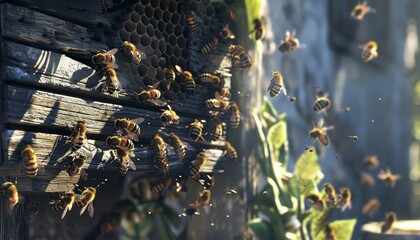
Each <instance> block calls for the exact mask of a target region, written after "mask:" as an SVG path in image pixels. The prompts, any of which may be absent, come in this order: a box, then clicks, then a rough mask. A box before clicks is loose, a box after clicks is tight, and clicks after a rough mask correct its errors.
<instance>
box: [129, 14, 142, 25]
mask: <svg viewBox="0 0 420 240" xmlns="http://www.w3.org/2000/svg"><path fill="white" fill-rule="evenodd" d="M130 20H131V21H132V22H133V23H137V22H138V21H140V14H138V13H137V12H132V13H131V15H130Z"/></svg>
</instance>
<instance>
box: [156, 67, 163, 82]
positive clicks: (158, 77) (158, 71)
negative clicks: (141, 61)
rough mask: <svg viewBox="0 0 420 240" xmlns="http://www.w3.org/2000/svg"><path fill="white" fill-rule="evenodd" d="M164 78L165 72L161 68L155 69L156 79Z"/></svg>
mask: <svg viewBox="0 0 420 240" xmlns="http://www.w3.org/2000/svg"><path fill="white" fill-rule="evenodd" d="M164 78H165V72H164V71H163V69H161V68H157V69H156V80H158V81H160V80H162V79H164Z"/></svg>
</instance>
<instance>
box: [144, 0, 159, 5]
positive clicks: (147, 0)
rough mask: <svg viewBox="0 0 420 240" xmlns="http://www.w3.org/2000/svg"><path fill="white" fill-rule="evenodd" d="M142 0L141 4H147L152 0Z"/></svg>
mask: <svg viewBox="0 0 420 240" xmlns="http://www.w3.org/2000/svg"><path fill="white" fill-rule="evenodd" d="M154 1H156V0H154ZM140 2H141V4H143V5H147V4H149V3H150V0H140Z"/></svg>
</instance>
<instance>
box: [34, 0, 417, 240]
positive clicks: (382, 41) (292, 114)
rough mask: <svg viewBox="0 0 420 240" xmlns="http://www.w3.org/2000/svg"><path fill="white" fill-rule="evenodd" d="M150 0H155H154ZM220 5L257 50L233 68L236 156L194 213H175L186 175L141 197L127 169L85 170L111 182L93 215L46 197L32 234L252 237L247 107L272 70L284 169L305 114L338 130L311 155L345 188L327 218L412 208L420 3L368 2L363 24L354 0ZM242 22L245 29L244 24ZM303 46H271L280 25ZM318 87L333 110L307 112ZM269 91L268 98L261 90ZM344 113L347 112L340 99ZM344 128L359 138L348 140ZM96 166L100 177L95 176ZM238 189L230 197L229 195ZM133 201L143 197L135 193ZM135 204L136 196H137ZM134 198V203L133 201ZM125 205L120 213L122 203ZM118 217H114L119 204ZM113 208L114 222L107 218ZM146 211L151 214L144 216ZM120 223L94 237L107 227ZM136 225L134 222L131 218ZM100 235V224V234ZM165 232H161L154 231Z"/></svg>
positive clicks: (296, 150)
mask: <svg viewBox="0 0 420 240" xmlns="http://www.w3.org/2000/svg"><path fill="white" fill-rule="evenodd" d="M152 1H153V0H152ZM225 2H226V4H227V6H228V7H230V8H232V9H234V10H235V11H236V13H237V15H238V19H237V22H236V23H235V24H233V27H232V29H233V31H234V32H235V35H236V36H237V41H238V43H240V44H242V45H243V46H245V47H246V49H247V50H248V51H249V53H250V55H251V57H252V58H253V59H254V66H253V68H251V69H250V70H245V71H239V70H235V71H234V72H233V80H232V85H233V89H234V90H233V91H232V92H233V95H234V96H233V97H234V98H236V100H237V101H238V102H240V104H241V106H242V109H241V110H242V114H243V118H244V119H243V123H242V124H243V126H242V128H241V131H236V132H233V133H229V136H228V137H229V138H228V139H229V140H230V141H231V142H232V143H233V144H234V145H235V146H236V148H237V150H238V152H239V155H240V158H239V159H238V161H237V162H235V163H231V164H228V165H227V166H226V168H225V173H223V174H215V175H214V179H215V186H214V187H213V188H212V199H211V201H210V204H209V205H208V206H206V207H205V208H203V209H202V210H201V211H200V215H193V216H192V217H185V216H183V215H182V214H183V208H185V206H187V205H188V203H190V202H192V201H194V200H195V199H196V198H197V196H198V192H199V191H200V189H201V188H200V187H199V186H197V185H196V184H195V183H192V182H189V183H188V184H187V189H188V192H182V193H176V194H172V193H169V192H168V194H167V196H165V197H163V196H160V195H156V194H151V193H148V191H147V189H149V188H150V187H147V186H148V185H147V184H148V183H141V184H145V185H141V184H140V185H139V187H138V190H136V191H138V192H137V194H138V196H140V197H138V198H137V200H132V199H130V196H132V194H131V195H130V190H129V187H130V186H131V185H130V184H132V183H133V181H136V180H137V181H139V180H138V178H137V177H138V176H136V174H134V173H128V174H127V175H126V176H124V177H120V176H117V175H116V174H114V173H90V174H89V177H93V179H95V178H96V179H97V180H98V182H100V181H102V179H104V178H106V179H108V183H107V184H106V185H105V186H103V187H102V186H101V189H100V191H98V194H97V196H96V199H95V217H94V218H90V217H89V216H87V214H85V215H83V216H81V217H79V216H76V215H77V214H74V215H71V216H67V217H66V218H65V219H64V220H63V221H60V220H59V217H60V214H61V213H60V212H53V211H51V210H50V209H49V206H48V205H46V204H41V205H40V206H39V211H38V214H36V215H34V216H31V220H30V230H29V236H30V239H176V238H177V239H217V238H221V237H223V238H225V239H226V238H228V239H252V238H254V237H255V236H254V235H253V234H252V233H251V232H250V230H249V229H248V228H247V227H246V226H247V222H248V221H250V220H251V219H252V218H254V217H256V216H261V215H260V214H259V213H258V212H257V211H255V209H252V208H251V207H250V202H251V200H252V198H253V197H254V196H255V195H256V194H259V192H260V191H261V189H262V188H263V186H264V183H265V182H266V179H264V175H263V174H262V173H261V171H260V167H259V165H258V163H257V162H258V161H257V160H256V159H257V158H258V156H257V155H258V154H256V151H257V150H255V149H256V148H257V147H256V143H255V138H253V137H252V136H253V135H252V133H251V132H252V131H253V130H252V129H253V128H255V126H254V125H253V124H252V121H251V113H252V112H253V111H255V110H256V109H257V108H258V107H260V105H261V103H262V100H263V96H266V95H267V88H268V85H269V80H270V79H271V74H272V72H273V71H280V72H281V73H282V75H283V78H284V82H285V85H286V87H287V91H288V95H289V96H295V97H296V99H297V100H296V101H295V102H293V103H291V102H290V101H289V99H288V98H286V97H285V96H283V95H279V96H277V97H276V98H273V99H271V101H272V103H273V106H274V107H275V109H276V110H277V112H278V113H286V119H287V120H286V121H287V135H288V159H289V164H288V166H287V170H289V171H290V172H293V169H294V163H295V162H296V160H297V159H298V158H299V156H300V155H301V154H302V153H303V152H305V149H306V148H308V147H309V146H312V145H314V143H313V141H312V140H311V139H310V138H309V137H308V132H309V131H310V130H311V129H312V127H313V125H312V123H313V122H317V121H318V120H319V119H320V118H324V120H325V122H326V126H334V127H335V129H334V130H332V131H330V132H329V133H328V134H329V136H330V139H331V144H330V146H329V147H327V148H323V149H320V150H321V151H322V153H321V154H320V155H319V163H320V165H321V168H322V172H323V174H324V178H323V180H322V181H321V182H320V185H319V186H320V187H319V188H322V185H323V184H324V183H327V182H330V183H332V184H333V185H334V186H336V188H337V189H339V188H341V187H349V188H350V189H351V191H352V208H351V209H350V210H347V211H345V212H341V211H339V210H337V211H332V212H331V214H330V216H329V219H331V221H332V220H334V219H350V218H356V219H357V224H356V228H355V230H354V234H353V239H358V237H359V236H360V232H361V230H360V227H361V226H362V225H363V224H364V223H367V222H370V221H382V220H383V219H384V216H385V212H389V211H395V212H396V213H397V215H398V218H399V219H418V218H419V216H420V205H419V204H418V203H419V202H420V106H419V105H420V81H419V80H420V67H419V65H418V64H417V61H418V60H419V54H418V50H419V48H418V46H419V38H418V30H417V25H418V24H419V21H420V16H419V15H418V14H417V13H418V11H419V10H420V2H419V1H416V0H400V1H392V0H369V1H368V3H369V5H370V6H372V7H373V8H374V9H376V12H375V13H369V14H367V15H366V17H365V18H364V19H363V21H356V20H354V19H353V18H351V16H350V12H351V11H352V10H353V8H354V6H355V5H357V4H358V3H359V1H356V0H348V1H335V0H316V1H311V0H259V1H258V0H236V1H235V0H229V1H227V0H226V1H225ZM254 16H260V17H262V19H263V20H264V22H265V24H266V35H265V38H264V40H262V41H254V40H252V39H250V37H249V31H250V29H252V27H253V26H252V25H249V23H250V22H252V20H253V17H254ZM245 24H248V25H249V27H248V28H245V27H243V26H245ZM292 29H295V30H296V37H297V38H298V39H299V40H300V42H301V44H304V45H305V46H306V47H305V48H301V49H299V50H298V51H295V52H292V53H289V54H283V53H280V52H279V51H278V45H279V43H280V41H281V40H282V39H284V37H285V32H286V31H287V30H292ZM371 40H374V41H376V42H377V43H378V46H379V47H378V53H379V57H378V58H377V59H375V60H373V61H371V62H368V63H364V62H362V61H361V59H360V55H361V49H360V47H359V46H360V45H363V44H365V43H366V42H368V41H371ZM317 89H320V90H322V91H323V92H324V93H328V94H329V95H328V96H329V98H330V99H331V101H332V107H331V108H330V109H329V110H328V115H323V114H318V113H316V112H314V111H313V110H312V105H313V102H314V100H315V99H316V97H317ZM267 96H268V95H267ZM347 107H348V108H350V109H351V111H344V109H345V108H347ZM349 136H358V141H357V142H355V141H352V139H351V138H349ZM369 155H376V156H377V157H378V159H379V161H380V165H379V167H378V168H376V169H373V170H366V167H365V165H364V163H363V161H364V158H365V157H366V156H369ZM386 169H390V170H391V171H392V172H393V173H395V174H398V175H400V177H401V178H400V179H399V180H398V182H397V185H396V187H394V188H390V187H388V186H386V185H385V184H384V183H383V182H382V181H380V180H379V179H377V175H378V174H379V172H380V170H386ZM363 172H369V173H370V174H371V175H372V176H373V177H374V178H375V179H376V184H375V185H374V186H367V185H362V184H361V177H362V173H363ZM95 174H97V175H95ZM230 189H235V190H236V191H237V192H238V194H236V195H234V196H227V195H226V191H228V190H230ZM371 198H377V199H378V200H379V201H380V202H381V206H380V208H379V210H378V211H377V212H376V214H374V215H373V216H372V217H369V216H366V215H363V214H362V213H361V210H362V207H363V206H364V204H365V203H366V202H368V200H369V199H371ZM49 199H50V196H45V195H43V196H37V197H34V198H33V199H31V201H32V200H33V201H34V204H36V202H41V203H45V202H48V201H49ZM139 199H140V200H139ZM133 201H134V202H135V203H134V202H133ZM136 201H137V202H136ZM121 209H123V210H121ZM122 211H123V212H124V215H123V216H121V214H120V215H118V214H119V213H120V212H122ZM113 214H114V215H115V214H117V215H118V216H119V217H118V223H116V221H113V220H114V219H115V218H114V217H113V216H114V215H113ZM149 215H150V216H149ZM107 224H108V225H109V226H117V227H116V228H112V229H114V230H115V231H112V233H109V234H101V233H103V232H104V228H105V229H106V226H108V225H107ZM139 226H141V227H139ZM105 232H107V231H105ZM161 232H164V233H162V234H161Z"/></svg>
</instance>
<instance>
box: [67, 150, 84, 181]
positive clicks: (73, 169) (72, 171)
mask: <svg viewBox="0 0 420 240" xmlns="http://www.w3.org/2000/svg"><path fill="white" fill-rule="evenodd" d="M86 160H87V156H86V154H84V153H83V154H78V155H76V156H74V157H73V159H72V161H71V162H70V163H69V164H68V165H66V172H67V173H68V174H69V176H75V175H77V174H79V173H80V174H81V175H80V176H81V177H82V178H83V179H84V180H85V181H86V180H87V173H86V172H85V171H84V169H83V165H84V164H85V162H86Z"/></svg>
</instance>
